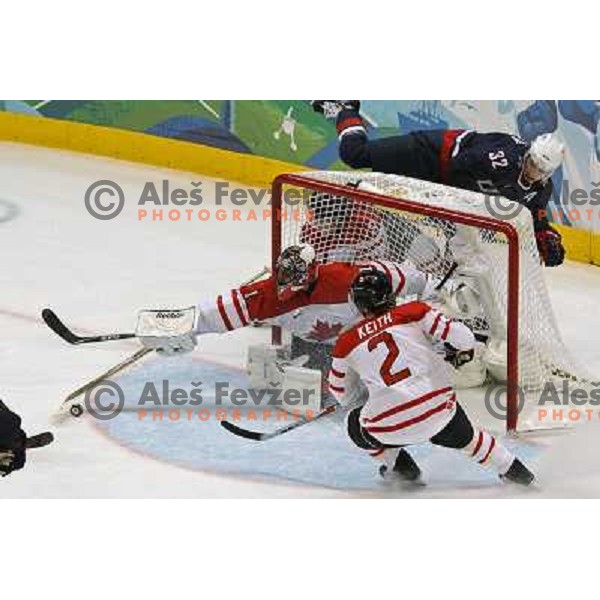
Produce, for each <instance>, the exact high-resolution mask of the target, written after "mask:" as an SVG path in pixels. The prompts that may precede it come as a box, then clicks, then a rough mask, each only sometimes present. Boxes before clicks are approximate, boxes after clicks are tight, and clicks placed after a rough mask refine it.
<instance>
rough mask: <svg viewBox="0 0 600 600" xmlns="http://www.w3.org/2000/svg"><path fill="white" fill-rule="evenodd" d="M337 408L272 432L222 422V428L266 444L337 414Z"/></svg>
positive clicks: (330, 408) (331, 407)
mask: <svg viewBox="0 0 600 600" xmlns="http://www.w3.org/2000/svg"><path fill="white" fill-rule="evenodd" d="M336 408H337V406H336V405H335V404H334V405H332V406H328V407H327V408H325V409H323V410H322V411H321V412H319V413H317V414H316V415H315V416H314V417H312V418H310V419H309V418H307V417H304V418H302V419H301V420H299V421H296V422H294V423H289V424H288V425H284V426H283V427H280V428H279V429H276V430H275V431H271V432H260V431H250V430H249V429H243V428H242V427H238V426H237V425H234V424H233V423H230V422H229V421H221V427H223V429H226V430H227V431H229V432H230V433H233V434H234V435H237V436H239V437H243V438H246V439H247V440H254V441H257V442H264V441H266V440H270V439H273V438H274V437H278V436H280V435H283V434H284V433H287V432H288V431H292V429H297V428H298V427H302V426H303V425H306V424H307V423H312V422H313V421H316V420H317V419H320V418H321V417H324V416H326V415H330V414H331V413H333V412H335V410H336Z"/></svg>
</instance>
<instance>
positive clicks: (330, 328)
mask: <svg viewBox="0 0 600 600" xmlns="http://www.w3.org/2000/svg"><path fill="white" fill-rule="evenodd" d="M341 329H342V324H341V323H336V324H335V325H330V324H329V323H328V322H327V321H320V320H319V319H317V322H316V324H315V325H313V328H312V331H311V332H310V333H309V334H308V335H307V336H306V337H307V338H308V339H311V340H318V341H319V342H322V341H324V340H330V339H331V338H334V337H337V334H338V333H339V332H340V331H341Z"/></svg>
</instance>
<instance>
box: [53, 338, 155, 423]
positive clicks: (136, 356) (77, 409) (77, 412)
mask: <svg viewBox="0 0 600 600" xmlns="http://www.w3.org/2000/svg"><path fill="white" fill-rule="evenodd" d="M153 351H154V349H153V348H140V349H139V350H138V351H137V352H134V353H133V354H132V355H131V356H129V357H128V358H126V359H125V360H123V361H121V362H120V363H118V364H116V365H115V366H114V367H111V368H110V369H108V371H105V372H104V373H102V374H101V375H98V377H95V378H94V379H92V380H91V381H88V382H87V383H86V384H84V385H82V386H81V387H79V388H77V389H76V390H74V391H73V392H71V393H70V394H69V395H68V396H67V397H66V398H65V399H64V400H63V401H62V403H61V405H60V408H59V409H58V412H57V413H56V414H55V418H56V419H57V420H58V421H61V420H62V417H64V416H65V413H66V412H67V411H68V412H69V413H70V414H71V415H72V416H74V417H80V416H81V415H82V414H83V413H84V409H83V406H82V405H81V404H80V403H73V404H71V405H70V406H69V403H72V402H73V400H75V399H77V398H79V397H80V396H82V395H83V394H85V393H86V392H88V391H89V390H91V389H93V388H94V387H95V386H96V385H98V384H99V383H101V382H102V381H105V380H106V379H108V378H109V377H112V376H113V375H116V374H117V373H120V372H121V371H123V370H124V369H126V368H127V367H129V366H130V365H132V364H134V363H136V362H137V361H138V360H140V359H142V358H144V356H146V355H147V354H149V353H150V352H153Z"/></svg>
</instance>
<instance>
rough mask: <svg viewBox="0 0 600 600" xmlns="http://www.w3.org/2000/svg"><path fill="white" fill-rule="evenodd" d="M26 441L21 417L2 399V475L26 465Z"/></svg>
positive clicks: (0, 416) (0, 464)
mask: <svg viewBox="0 0 600 600" xmlns="http://www.w3.org/2000/svg"><path fill="white" fill-rule="evenodd" d="M26 443H27V436H26V435H25V432H24V431H23V430H22V429H21V417H19V415H17V414H15V413H14V412H12V411H11V410H10V409H9V408H8V407H7V406H6V405H5V404H4V402H2V400H0V476H2V477H6V476H7V475H9V474H10V473H12V472H13V471H17V470H19V469H22V468H23V467H24V466H25V448H26Z"/></svg>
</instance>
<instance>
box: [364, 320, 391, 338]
mask: <svg viewBox="0 0 600 600" xmlns="http://www.w3.org/2000/svg"><path fill="white" fill-rule="evenodd" d="M391 324H392V315H391V314H390V313H386V314H385V315H381V316H380V317H377V318H376V319H373V320H372V321H367V322H366V323H364V324H363V325H361V326H360V327H358V328H357V330H356V331H357V333H358V339H359V340H364V339H365V338H368V337H371V336H372V335H373V334H374V333H377V332H378V331H380V330H381V329H385V328H386V327H388V325H391Z"/></svg>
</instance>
